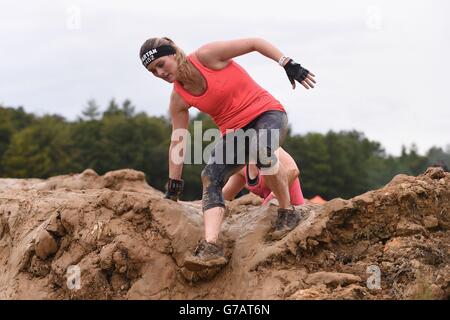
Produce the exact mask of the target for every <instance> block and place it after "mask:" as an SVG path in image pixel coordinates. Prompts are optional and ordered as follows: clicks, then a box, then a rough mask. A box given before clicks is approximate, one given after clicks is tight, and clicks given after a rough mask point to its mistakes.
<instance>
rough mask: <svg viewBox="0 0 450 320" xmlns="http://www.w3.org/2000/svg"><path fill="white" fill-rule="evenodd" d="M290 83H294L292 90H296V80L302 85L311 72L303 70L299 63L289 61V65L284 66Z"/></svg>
mask: <svg viewBox="0 0 450 320" xmlns="http://www.w3.org/2000/svg"><path fill="white" fill-rule="evenodd" d="M284 70H286V74H287V76H288V78H289V81H290V82H291V83H292V88H293V89H295V80H297V81H298V82H300V83H302V81H303V80H305V79H306V77H307V76H308V73H309V71H308V70H306V69H305V68H303V67H302V66H301V65H300V64H299V63H296V62H294V60H292V59H289V61H288V63H286V65H285V66H284Z"/></svg>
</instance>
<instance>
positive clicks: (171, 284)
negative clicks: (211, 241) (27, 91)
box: [0, 168, 450, 300]
mask: <svg viewBox="0 0 450 320" xmlns="http://www.w3.org/2000/svg"><path fill="white" fill-rule="evenodd" d="M227 205H228V210H227V216H226V220H225V222H224V224H223V226H222V234H221V239H220V242H221V243H222V244H223V245H224V246H225V248H226V254H227V256H228V257H229V258H230V261H229V263H228V264H227V265H226V266H225V267H224V268H223V269H220V270H210V271H208V272H203V273H194V272H191V271H189V270H186V269H185V268H184V267H183V261H184V255H185V254H186V253H187V252H189V251H191V250H193V249H194V248H195V246H196V244H197V241H198V240H200V239H201V237H202V234H203V220H202V213H201V201H194V202H183V201H179V202H172V201H170V200H166V199H164V198H163V194H162V193H161V192H160V191H158V190H156V189H154V188H152V187H151V181H148V183H147V181H146V180H145V176H144V174H143V173H142V172H138V171H134V170H129V169H125V170H118V171H113V172H108V173H107V174H105V175H103V176H99V175H97V173H95V172H94V171H92V170H90V169H88V170H86V171H84V172H83V173H81V174H72V175H65V176H57V177H52V178H50V179H48V180H40V179H0V299H287V300H290V299H448V298H449V296H450V287H449V280H450V267H449V263H448V262H449V253H450V233H449V230H448V229H449V226H450V219H449V210H450V174H449V173H445V172H444V171H443V170H442V169H440V168H429V169H428V170H427V171H426V172H425V173H424V174H422V175H419V176H417V177H412V176H406V175H398V176H396V177H395V178H394V179H393V180H392V181H391V182H390V183H389V184H387V185H386V186H385V187H383V188H381V189H379V190H373V191H370V192H367V193H365V194H362V195H360V196H357V197H354V198H352V199H349V200H344V199H333V200H331V201H328V202H326V203H325V204H312V203H308V204H306V205H305V206H302V207H298V208H299V210H302V211H303V212H304V213H305V218H304V219H303V220H302V221H301V223H300V224H299V225H298V226H297V227H296V229H294V230H293V231H291V232H290V233H289V234H288V235H287V236H286V237H284V238H283V239H281V240H279V241H269V240H268V237H267V233H268V231H269V229H270V226H271V222H273V221H274V220H275V218H276V208H277V206H276V200H275V201H273V202H272V203H270V204H269V205H267V206H261V200H260V199H259V198H258V197H257V196H254V195H251V194H250V195H246V196H244V197H242V198H239V199H236V200H234V201H232V202H227ZM78 271H79V277H78V276H77V274H78V273H77V272H78ZM378 275H379V276H378Z"/></svg>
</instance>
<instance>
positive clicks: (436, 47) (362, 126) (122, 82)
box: [0, 0, 450, 155]
mask: <svg viewBox="0 0 450 320" xmlns="http://www.w3.org/2000/svg"><path fill="white" fill-rule="evenodd" d="M222 3H223V4H222V5H220V6H219V2H218V1H194V0H192V1H182V0H181V1H179V0H171V1H153V0H143V1H132V0H129V1H111V0H96V1H80V0H73V1H61V0H53V1H50V0H35V1H32V0H29V1H20V0H14V1H9V0H0V8H1V10H0V26H1V27H0V44H1V49H0V50H1V51H0V57H1V60H0V104H3V105H6V106H13V107H17V106H23V107H24V108H25V110H26V111H29V112H34V113H37V114H39V115H42V114H44V113H58V114H61V115H63V116H65V117H66V118H67V119H69V120H74V119H76V117H77V116H78V115H80V113H81V110H82V109H83V108H84V106H85V105H86V102H87V101H88V100H89V99H95V100H96V101H97V102H98V104H99V105H100V106H101V107H102V109H103V110H104V109H105V107H106V105H107V103H108V101H109V100H110V99H111V98H113V97H114V98H116V101H119V102H122V101H123V100H124V99H126V98H129V99H130V100H131V101H132V102H133V104H134V105H135V106H136V109H137V111H145V112H147V114H149V115H166V114H167V105H168V100H169V94H170V91H171V85H170V84H167V83H165V82H163V81H161V80H158V79H156V78H154V77H153V76H152V75H151V74H150V73H148V72H146V71H145V69H144V68H143V67H142V65H141V64H140V61H139V57H138V52H139V48H140V46H141V44H142V43H143V42H144V41H145V40H146V39H147V38H149V37H155V36H158V37H161V36H168V37H170V38H172V39H173V40H174V41H175V42H176V43H177V44H178V45H179V46H180V47H181V48H183V49H184V51H186V52H187V53H190V52H192V51H194V50H195V49H196V48H198V47H199V46H201V45H202V44H204V43H207V42H211V41H217V40H228V39H236V38H243V37H262V38H264V39H266V40H268V41H270V42H272V43H273V44H274V45H275V46H277V47H278V48H279V49H280V50H281V51H282V52H284V53H285V54H286V55H288V56H291V57H293V58H294V59H295V60H296V61H297V62H299V63H301V64H302V65H303V66H304V67H306V68H308V69H309V70H311V71H312V72H313V73H315V74H316V78H317V82H318V85H317V87H316V88H315V89H313V90H309V91H307V90H305V89H304V88H303V87H302V86H298V87H297V89H296V90H292V88H291V85H290V83H289V82H288V80H287V78H286V75H285V72H284V70H283V69H282V68H280V67H279V66H278V65H277V64H276V63H275V62H273V61H272V60H269V59H267V58H265V57H264V56H262V55H260V54H258V53H251V54H249V55H246V56H243V57H238V58H236V61H237V62H238V63H240V64H241V65H242V66H243V67H244V68H245V69H246V70H247V71H248V72H249V73H250V74H251V75H252V76H253V77H254V78H255V80H256V81H257V82H258V83H260V84H261V85H262V86H263V87H264V88H265V89H267V90H268V91H269V92H270V93H272V94H273V95H274V96H275V97H276V98H277V99H278V100H279V101H281V102H282V104H283V105H284V106H285V108H286V110H287V112H288V116H289V120H290V124H291V126H292V129H293V132H294V133H300V134H304V133H307V132H312V131H314V132H321V133H325V132H327V131H328V130H330V129H333V130H335V131H338V130H351V129H356V130H359V131H363V132H364V133H365V134H366V136H367V137H368V138H369V139H371V140H376V141H379V142H381V143H382V145H383V146H384V147H385V149H386V151H387V152H388V153H390V154H394V155H398V154H399V153H400V150H401V145H402V144H404V145H407V146H409V145H411V144H412V143H416V144H417V145H418V148H419V152H421V153H424V152H425V151H426V150H427V149H428V148H430V147H431V146H433V145H437V146H442V147H445V146H446V145H447V144H448V143H450V125H449V122H450V121H449V119H450V94H449V88H448V86H449V80H448V79H449V76H450V61H449V57H450V41H449V39H450V22H449V19H448V17H447V16H448V13H449V12H450V2H449V1H447V0H442V1H439V0H432V1H430V0H423V1H419V0H416V1H407V0H397V1H380V0H373V1H367V0H343V1H335V0H327V1H325V0H316V1H298V0H296V1H288V0H286V1H273V0H272V1H265V0H258V1H244V0H238V1H237V0H227V1H223V2H222ZM191 110H193V109H191ZM192 114H194V112H193V113H192Z"/></svg>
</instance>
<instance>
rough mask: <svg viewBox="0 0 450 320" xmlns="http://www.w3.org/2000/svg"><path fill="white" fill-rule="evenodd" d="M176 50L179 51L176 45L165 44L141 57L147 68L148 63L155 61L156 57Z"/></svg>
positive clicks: (173, 52)
mask: <svg viewBox="0 0 450 320" xmlns="http://www.w3.org/2000/svg"><path fill="white" fill-rule="evenodd" d="M176 52H177V51H176V50H175V48H174V47H172V46H170V45H163V46H160V47H157V48H155V49H151V50H150V51H147V52H146V53H144V54H143V55H142V57H141V61H142V64H143V65H144V67H145V68H147V67H148V65H149V64H150V63H152V61H155V60H156V59H158V58H161V57H164V56H168V55H171V54H175V53H176Z"/></svg>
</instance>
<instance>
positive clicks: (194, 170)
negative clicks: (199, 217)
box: [0, 99, 450, 200]
mask: <svg viewBox="0 0 450 320" xmlns="http://www.w3.org/2000/svg"><path fill="white" fill-rule="evenodd" d="M191 120H194V121H195V120H200V121H202V127H203V130H206V129H208V128H213V127H215V126H214V124H213V122H212V121H211V119H210V118H209V117H208V116H206V115H205V114H202V113H199V114H198V115H197V116H196V117H195V118H193V119H191ZM192 123H193V121H191V124H192ZM190 130H191V131H192V130H193V129H192V125H191V128H190ZM170 136H171V122H170V119H168V118H166V117H153V116H148V115H147V114H146V113H144V112H140V113H136V112H135V107H134V106H133V105H132V103H131V102H130V101H129V100H125V101H124V102H122V103H117V102H116V101H115V100H114V99H113V100H111V101H110V102H109V104H108V106H107V107H106V110H105V111H103V112H102V111H100V107H99V106H98V105H97V104H96V102H95V101H94V100H90V101H88V104H87V106H86V107H85V108H84V110H83V111H82V114H81V115H80V116H79V117H78V119H77V120H76V121H67V120H66V119H65V118H64V117H61V116H59V115H44V116H36V115H34V114H30V113H27V112H25V111H24V109H23V108H22V107H19V108H10V107H9V108H8V107H3V106H0V177H2V178H49V177H51V176H55V175H61V174H68V173H80V172H82V171H83V170H85V169H86V168H91V169H93V170H95V171H96V172H97V173H98V174H100V175H103V174H105V173H106V172H108V171H111V170H117V169H123V168H132V169H135V170H140V171H143V172H144V173H145V174H146V179H147V182H148V183H149V184H150V185H151V186H153V187H155V188H158V189H160V190H164V186H165V183H166V181H167V176H168V147H169V143H170ZM208 143H209V142H204V143H203V145H204V146H205V145H206V144H208ZM284 148H285V149H286V150H287V151H288V152H289V153H290V154H291V155H292V156H293V158H294V159H295V160H296V161H297V163H298V165H299V167H300V171H301V183H302V187H303V192H304V194H305V196H306V197H308V198H309V197H312V196H314V195H316V194H319V195H321V196H322V197H323V198H325V199H331V198H335V197H342V198H350V197H353V196H355V195H358V194H361V193H364V192H366V191H368V190H371V189H375V188H379V187H381V186H383V185H384V184H386V183H387V182H388V181H389V180H390V179H392V177H393V176H394V175H396V174H398V173H405V174H410V175H417V174H420V173H422V172H423V171H424V170H425V169H426V168H427V167H428V166H430V165H433V164H435V163H437V162H439V161H441V163H443V164H446V165H447V166H448V165H449V164H450V145H449V146H447V149H446V150H445V151H444V150H443V149H442V148H440V147H433V148H431V149H429V150H428V151H427V152H426V154H425V155H420V154H418V152H417V148H416V147H415V146H414V145H413V146H411V147H410V148H406V147H403V150H402V154H401V155H400V156H399V157H394V156H391V155H387V154H386V153H385V151H384V149H383V147H382V146H381V144H380V143H378V142H375V141H370V140H368V139H367V138H365V137H364V134H363V133H361V132H357V131H341V132H333V131H329V132H328V133H327V134H319V133H308V134H306V135H292V134H290V133H289V134H288V137H287V140H286V143H285V145H284ZM203 166H204V165H200V164H196V165H185V166H184V169H183V178H184V180H185V186H186V187H185V192H184V195H183V197H182V198H183V199H185V200H193V199H200V198H201V194H202V185H201V178H200V173H201V170H202V168H203Z"/></svg>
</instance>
